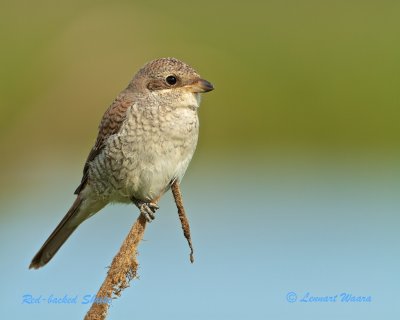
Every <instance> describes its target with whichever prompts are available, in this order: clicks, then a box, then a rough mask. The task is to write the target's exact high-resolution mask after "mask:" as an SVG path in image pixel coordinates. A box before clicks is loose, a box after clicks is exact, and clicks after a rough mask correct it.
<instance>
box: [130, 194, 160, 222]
mask: <svg viewBox="0 0 400 320" xmlns="http://www.w3.org/2000/svg"><path fill="white" fill-rule="evenodd" d="M131 200H132V202H133V203H134V204H135V205H136V206H137V207H138V208H139V210H140V214H141V215H143V216H144V217H145V218H146V220H147V222H151V221H152V220H154V218H155V216H154V213H155V212H156V210H157V209H159V206H158V205H157V204H156V203H154V202H146V201H141V200H137V199H135V198H132V199H131Z"/></svg>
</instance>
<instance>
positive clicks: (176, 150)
mask: <svg viewBox="0 0 400 320" xmlns="http://www.w3.org/2000/svg"><path fill="white" fill-rule="evenodd" d="M193 152H194V147H188V146H176V145H175V144H174V143H172V142H169V143H168V142H165V141H164V143H162V144H158V143H157V144H154V145H149V144H147V146H146V148H143V149H141V150H137V151H136V152H132V155H131V156H129V154H128V156H127V157H126V158H125V159H124V161H123V164H122V168H121V172H120V181H122V188H121V189H120V190H119V194H120V195H121V196H123V197H125V196H129V197H130V198H131V197H134V198H135V199H137V200H142V201H152V200H154V199H157V198H159V197H160V196H161V195H162V194H163V193H164V192H165V191H166V190H168V188H169V186H170V183H171V181H172V180H174V179H179V180H180V179H181V178H182V177H183V175H184V173H185V171H186V169H187V166H188V164H189V162H190V159H191V158H192V155H193ZM132 159H137V160H136V161H132Z"/></svg>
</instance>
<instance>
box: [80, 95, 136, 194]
mask: <svg viewBox="0 0 400 320" xmlns="http://www.w3.org/2000/svg"><path fill="white" fill-rule="evenodd" d="M132 103H133V102H132V98H131V96H130V95H128V94H127V93H126V92H122V93H121V94H120V95H119V96H118V97H117V98H116V99H115V100H114V102H113V103H112V104H111V105H110V107H109V108H108V109H107V111H106V112H105V113H104V115H103V118H102V119H101V122H100V125H99V133H98V135H97V139H96V143H95V145H94V147H93V148H92V150H91V151H90V153H89V155H88V157H87V159H86V163H85V166H84V168H83V177H82V180H81V183H80V185H79V186H78V188H76V190H75V192H74V193H75V194H79V193H80V192H81V191H82V190H83V189H84V188H85V186H86V184H87V181H88V178H89V166H90V162H91V161H93V160H94V159H95V158H96V157H97V155H98V154H99V153H100V152H101V150H102V149H103V148H104V146H105V143H106V141H107V139H108V138H109V137H110V136H111V135H113V134H115V133H117V132H118V131H119V129H120V128H121V125H122V123H123V122H124V120H125V118H126V110H127V109H128V108H129V107H130V106H132Z"/></svg>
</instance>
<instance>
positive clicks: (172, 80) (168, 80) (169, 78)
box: [165, 76, 177, 86]
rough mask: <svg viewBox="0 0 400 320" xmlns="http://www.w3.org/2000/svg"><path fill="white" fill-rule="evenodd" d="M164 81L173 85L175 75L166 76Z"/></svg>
mask: <svg viewBox="0 0 400 320" xmlns="http://www.w3.org/2000/svg"><path fill="white" fill-rule="evenodd" d="M165 81H167V83H168V84H169V85H171V86H173V85H174V84H175V83H176V81H177V80H176V77H175V76H168V77H167V78H166V79H165Z"/></svg>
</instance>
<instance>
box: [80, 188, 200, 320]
mask: <svg viewBox="0 0 400 320" xmlns="http://www.w3.org/2000/svg"><path fill="white" fill-rule="evenodd" d="M171 190H172V194H173V196H174V199H175V203H176V206H177V208H178V215H179V219H180V221H181V225H182V230H183V234H184V236H185V238H186V240H187V242H188V244H189V247H190V262H192V263H193V262H194V258H193V246H192V239H191V237H190V227H189V221H188V219H187V217H186V213H185V209H184V207H183V200H182V194H181V191H180V188H179V184H178V182H176V181H175V182H174V183H173V184H172V186H171ZM145 228H146V218H145V217H144V216H143V215H139V217H138V218H137V220H136V222H135V224H134V225H133V226H132V228H131V230H130V231H129V234H128V235H127V237H126V238H125V240H124V242H123V244H122V246H121V248H120V249H119V251H118V253H117V255H116V256H115V257H114V259H113V261H112V263H111V266H110V269H109V270H108V272H107V277H106V278H105V280H104V282H103V284H102V285H101V287H100V289H99V291H98V292H97V295H96V299H98V301H100V302H101V301H107V300H109V299H112V298H115V297H119V296H120V295H121V293H122V290H124V289H125V288H127V287H128V286H129V281H130V280H132V279H133V278H135V277H136V274H137V269H138V266H139V264H138V262H137V260H136V254H137V247H138V245H139V243H140V241H141V240H142V238H143V235H144V231H145ZM108 308H109V304H108V303H93V304H92V306H91V308H90V309H89V311H88V312H87V314H86V316H85V320H104V319H106V317H107V313H108Z"/></svg>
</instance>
